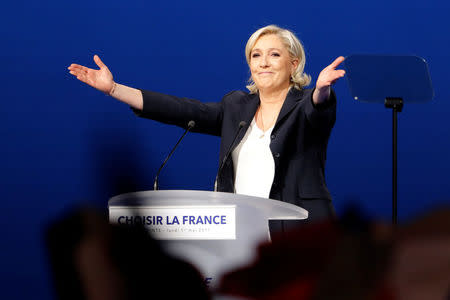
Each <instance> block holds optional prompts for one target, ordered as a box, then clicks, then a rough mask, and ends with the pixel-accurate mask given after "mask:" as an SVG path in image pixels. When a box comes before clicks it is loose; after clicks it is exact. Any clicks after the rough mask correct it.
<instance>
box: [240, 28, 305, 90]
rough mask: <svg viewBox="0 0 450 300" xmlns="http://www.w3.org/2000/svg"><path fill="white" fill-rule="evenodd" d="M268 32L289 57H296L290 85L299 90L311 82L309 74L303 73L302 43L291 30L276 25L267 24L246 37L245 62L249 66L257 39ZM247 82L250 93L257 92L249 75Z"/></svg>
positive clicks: (303, 51) (303, 52)
mask: <svg viewBox="0 0 450 300" xmlns="http://www.w3.org/2000/svg"><path fill="white" fill-rule="evenodd" d="M268 34H275V35H277V36H278V37H279V38H280V39H281V41H282V42H283V44H284V45H285V47H286V49H287V50H288V51H289V54H290V56H291V59H292V60H294V59H298V65H297V68H296V69H295V70H294V72H293V73H292V75H291V87H292V86H293V87H294V88H296V89H299V90H301V89H302V88H303V87H304V86H307V85H308V84H309V83H310V82H311V76H309V75H307V74H305V73H303V70H304V68H305V61H306V58H305V50H304V49H303V45H302V43H301V42H300V40H299V39H298V38H297V37H296V36H295V35H294V34H293V33H292V32H291V31H289V30H287V29H284V28H280V27H278V26H276V25H269V26H266V27H263V28H260V29H258V30H257V31H255V33H253V34H252V35H251V36H250V38H249V39H248V41H247V45H246V46H245V58H246V59H247V64H248V65H249V67H250V59H251V57H250V54H251V52H252V49H253V47H254V46H255V44H256V42H257V41H258V39H259V38H260V37H262V36H264V35H268ZM248 82H249V85H247V89H249V91H250V94H254V93H257V92H258V88H257V87H256V84H255V82H254V81H253V79H252V77H251V76H250V78H249V80H248Z"/></svg>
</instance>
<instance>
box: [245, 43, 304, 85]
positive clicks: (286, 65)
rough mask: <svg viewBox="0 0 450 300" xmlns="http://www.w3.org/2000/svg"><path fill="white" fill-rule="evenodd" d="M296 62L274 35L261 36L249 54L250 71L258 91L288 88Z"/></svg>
mask: <svg viewBox="0 0 450 300" xmlns="http://www.w3.org/2000/svg"><path fill="white" fill-rule="evenodd" d="M297 65H298V60H291V57H290V55H289V52H288V50H287V49H286V47H285V46H284V44H283V42H282V41H281V39H280V38H279V37H278V36H277V35H275V34H268V35H263V36H262V37H260V38H259V39H258V41H257V42H256V44H255V46H254V47H253V49H252V51H251V52H250V71H251V73H252V79H253V81H254V82H255V84H256V87H257V88H258V90H259V91H265V92H266V91H268V92H270V91H277V90H282V89H285V88H286V89H287V88H289V84H290V78H291V74H292V73H293V72H294V70H295V68H296V67H297Z"/></svg>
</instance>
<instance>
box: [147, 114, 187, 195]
mask: <svg viewBox="0 0 450 300" xmlns="http://www.w3.org/2000/svg"><path fill="white" fill-rule="evenodd" d="M194 126H195V122H194V121H193V120H191V121H189V123H188V126H187V128H186V130H185V131H184V133H183V135H182V136H181V137H180V139H179V140H178V142H177V143H176V145H175V147H173V149H172V151H170V153H169V155H167V157H166V159H165V160H164V162H163V163H162V165H161V167H159V170H158V173H156V177H155V181H154V182H153V190H154V191H157V190H159V184H158V177H159V173H161V170H162V168H163V167H164V166H165V165H166V163H167V161H168V160H169V158H170V157H171V156H172V154H173V152H174V151H175V149H176V148H177V147H178V144H180V142H181V140H182V139H183V138H184V136H185V135H186V134H187V133H188V132H189V130H191V129H192V128H194Z"/></svg>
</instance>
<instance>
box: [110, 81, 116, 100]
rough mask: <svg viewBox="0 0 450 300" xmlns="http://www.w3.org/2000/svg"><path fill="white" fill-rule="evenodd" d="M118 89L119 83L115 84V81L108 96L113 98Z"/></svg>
mask: <svg viewBox="0 0 450 300" xmlns="http://www.w3.org/2000/svg"><path fill="white" fill-rule="evenodd" d="M116 87H117V83H115V82H114V81H113V84H112V87H111V89H110V90H109V92H108V95H109V96H111V97H113V95H114V92H115V91H116Z"/></svg>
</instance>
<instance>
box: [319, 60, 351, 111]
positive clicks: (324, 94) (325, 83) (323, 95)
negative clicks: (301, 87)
mask: <svg viewBox="0 0 450 300" xmlns="http://www.w3.org/2000/svg"><path fill="white" fill-rule="evenodd" d="M343 61H344V57H343V56H339V57H338V58H336V59H335V60H334V61H333V62H332V63H331V64H330V65H329V66H328V67H326V68H325V69H323V70H322V72H320V74H319V77H318V78H317V82H316V89H315V90H314V94H313V102H314V104H320V103H323V102H325V101H326V100H327V99H328V98H329V97H330V93H331V85H333V84H334V83H335V82H336V81H337V80H338V79H339V78H341V77H344V75H345V71H344V70H336V68H337V67H338V66H339V65H340V64H341V63H342V62H343Z"/></svg>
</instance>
